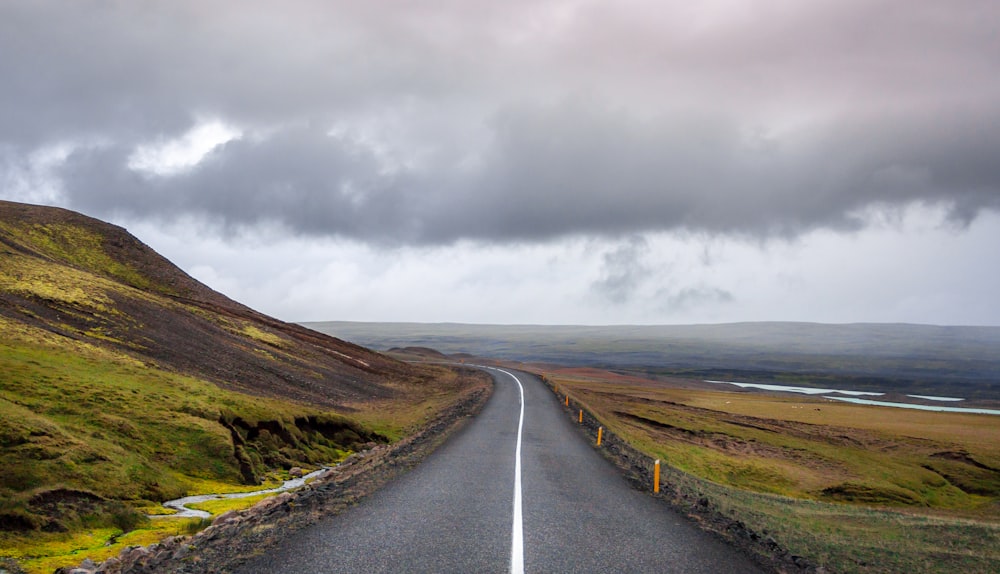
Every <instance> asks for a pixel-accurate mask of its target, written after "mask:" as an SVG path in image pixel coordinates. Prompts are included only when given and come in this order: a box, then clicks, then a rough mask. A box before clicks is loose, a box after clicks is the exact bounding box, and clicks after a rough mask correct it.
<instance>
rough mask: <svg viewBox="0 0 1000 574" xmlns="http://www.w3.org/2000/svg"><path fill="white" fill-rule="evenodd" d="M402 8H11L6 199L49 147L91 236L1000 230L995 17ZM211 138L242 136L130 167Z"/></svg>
mask: <svg viewBox="0 0 1000 574" xmlns="http://www.w3.org/2000/svg"><path fill="white" fill-rule="evenodd" d="M376 4H377V5H376ZM416 4H417V3H403V2H401V3H363V2H318V1H317V2H308V1H299V2H289V3H282V4H281V5H280V6H278V5H259V4H249V5H248V4H246V3H237V2H212V3H203V2H141V3H77V2H72V3H66V2H10V3H4V4H3V6H2V7H0V77H3V79H4V84H5V89H4V90H2V91H0V166H6V167H0V169H6V170H7V171H8V174H7V176H6V179H4V178H0V181H10V180H11V178H12V176H11V175H10V173H15V172H17V171H18V170H21V171H22V172H23V171H29V170H28V167H26V166H29V164H30V163H31V161H32V158H33V157H37V155H38V154H39V153H40V151H44V150H46V149H50V148H53V147H56V146H63V147H64V148H65V149H67V150H69V151H68V152H67V154H66V156H65V161H62V162H57V165H55V166H54V167H53V169H51V171H50V172H48V173H49V175H50V178H51V179H52V182H50V183H52V185H54V186H55V187H56V188H58V189H60V193H61V194H62V196H63V200H64V202H65V203H67V204H68V205H70V206H71V207H74V208H78V209H81V210H84V211H87V212H89V213H92V214H95V215H102V214H111V213H128V214H131V215H138V216H141V217H149V218H159V219H171V218H181V217H188V216H194V217H202V218H205V219H207V220H211V221H216V222H219V223H220V224H222V225H223V226H234V227H239V226H253V225H258V224H278V225H280V226H283V227H286V228H288V229H289V230H292V231H294V232H297V233H301V234H307V235H329V236H337V237H348V238H354V239H358V240H362V241H365V242H370V243H376V244H381V243H428V244H447V243H451V242H454V241H457V240H461V239H476V240H485V241H525V240H528V241H533V240H544V239H548V238H552V237H558V236H566V235H581V234H582V235H586V234H602V235H615V236H618V235H621V236H627V235H629V234H633V233H639V232H643V231H658V230H679V229H684V230H694V231H707V232H710V233H721V234H737V235H749V236H758V237H761V236H764V237H766V236H773V235H782V236H794V235H796V234H799V233H802V232H805V231H808V230H811V229H816V228H823V227H826V228H834V229H855V228H857V227H858V226H860V225H863V221H862V219H861V214H862V213H864V211H865V210H866V209H871V208H883V207H888V208H892V207H902V206H905V205H909V204H912V203H928V204H935V205H941V206H944V207H945V208H947V209H948V210H950V214H951V217H952V218H953V219H954V220H955V221H957V222H959V223H967V222H969V221H971V220H972V219H974V218H975V217H976V216H977V214H979V213H980V212H981V211H982V210H984V209H990V210H996V209H998V208H1000V163H998V162H996V161H995V158H996V157H997V153H998V151H1000V129H997V128H998V127H1000V104H998V103H997V102H1000V43H998V42H997V40H996V36H995V31H994V30H993V25H994V23H995V22H997V21H998V20H1000V5H997V4H996V3H995V2H972V1H970V2H962V3H959V4H951V3H948V4H945V3H940V2H931V1H927V2H919V1H865V2H843V1H840V2H811V3H800V2H760V3H754V4H753V5H752V7H751V6H750V5H749V3H747V5H746V6H744V3H735V4H734V3H729V2H706V3H695V4H697V6H695V5H693V3H687V2H685V3H669V2H667V3H665V2H648V3H645V2H631V3H615V4H614V5H607V4H603V3H593V2H523V3H495V2H431V3H419V5H416ZM206 120H211V121H220V122H223V123H225V124H226V125H228V126H231V127H232V128H234V129H236V130H238V131H240V132H241V134H242V136H241V137H238V138H236V139H232V140H230V141H228V142H226V143H224V144H222V145H220V146H218V147H216V148H215V149H213V150H212V151H211V152H209V153H208V154H207V155H205V157H203V158H201V160H200V161H199V162H197V163H196V164H195V165H192V166H189V167H187V168H185V169H183V170H179V171H177V172H175V173H169V174H158V175H157V174H149V173H142V172H140V171H137V170H136V169H134V166H133V167H130V161H129V158H130V157H132V156H133V154H134V152H135V150H136V149H137V148H138V147H140V146H142V145H147V144H148V143H149V142H151V141H158V140H164V139H171V138H179V137H181V136H183V135H184V134H185V133H187V132H188V131H189V130H191V129H192V128H194V127H196V126H197V125H198V124H199V122H204V121H206ZM6 193H8V195H9V194H11V193H12V192H11V191H10V190H9V189H8V190H7V191H6Z"/></svg>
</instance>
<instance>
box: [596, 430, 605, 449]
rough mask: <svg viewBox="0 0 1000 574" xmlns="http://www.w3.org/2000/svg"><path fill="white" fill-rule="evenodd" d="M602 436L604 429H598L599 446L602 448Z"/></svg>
mask: <svg viewBox="0 0 1000 574" xmlns="http://www.w3.org/2000/svg"><path fill="white" fill-rule="evenodd" d="M602 434H604V427H597V446H601V435H602Z"/></svg>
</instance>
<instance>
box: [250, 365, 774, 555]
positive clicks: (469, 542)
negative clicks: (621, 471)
mask: <svg viewBox="0 0 1000 574" xmlns="http://www.w3.org/2000/svg"><path fill="white" fill-rule="evenodd" d="M489 372H490V373H491V374H492V375H493V377H494V379H495V380H496V383H497V384H496V390H495V392H494V394H493V396H492V397H491V398H490V399H489V401H488V402H487V404H486V406H485V408H484V409H483V411H482V412H481V413H480V415H479V416H478V417H476V419H475V420H474V421H472V422H471V423H470V424H469V425H467V426H466V427H465V428H463V429H462V430H461V431H459V432H457V433H456V434H455V435H453V436H452V437H451V438H450V439H449V440H448V441H447V442H445V444H444V445H442V446H441V447H440V448H439V449H438V450H437V451H435V452H434V453H433V454H432V455H431V456H429V457H428V458H427V460H425V461H424V463H423V464H421V465H420V466H418V467H417V468H416V469H414V470H413V471H411V472H409V473H407V474H406V475H404V476H403V477H401V478H399V479H397V480H395V481H393V482H392V483H390V484H389V485H387V486H386V487H384V488H383V489H381V490H380V491H378V492H377V493H375V494H374V495H372V496H370V497H368V498H366V499H365V500H363V501H362V502H361V503H359V504H358V505H357V506H355V507H353V508H351V509H349V510H348V511H346V512H343V513H341V514H339V515H337V516H332V517H330V518H328V519H326V520H324V521H321V522H320V523H318V524H316V525H315V526H313V527H311V528H308V529H306V530H303V531H301V532H298V533H296V534H294V535H293V536H292V537H291V538H290V539H289V541H288V543H287V544H285V545H284V546H283V547H282V548H280V549H278V550H275V551H271V552H269V553H268V554H266V555H263V556H260V557H258V558H257V559H256V560H255V561H253V562H251V563H248V564H246V565H245V566H244V567H243V568H242V569H240V570H239V571H238V572H239V573H240V574H251V573H253V574H256V573H272V572H273V573H297V572H302V573H305V572H344V573H358V574H361V573H364V574H370V573H378V572H463V573H464V572H477V573H478V572H515V573H516V572H522V571H523V572H528V573H534V572H677V573H682V572H683V573H705V574H722V573H730V572H731V573H740V574H742V573H755V572H762V570H760V569H759V568H758V567H756V566H755V565H754V564H753V563H752V562H751V561H750V560H749V559H748V558H746V557H745V556H743V555H742V554H740V553H739V552H738V551H736V550H735V549H733V548H731V547H729V546H727V545H725V544H723V543H722V542H721V541H719V540H717V539H716V538H714V537H713V536H711V535H709V534H706V533H704V532H702V531H701V530H699V529H698V528H697V527H695V526H694V525H693V524H691V523H689V522H688V521H687V520H686V519H685V518H683V517H682V516H681V515H679V514H677V513H675V512H674V511H673V510H672V509H670V508H669V507H668V506H667V505H666V504H664V503H662V502H661V501H658V500H656V499H653V498H652V497H650V496H648V495H646V494H643V493H640V492H638V491H636V490H633V489H632V488H631V487H630V486H629V485H628V484H627V483H626V482H625V480H624V479H623V478H622V477H621V476H619V475H618V473H617V471H616V470H615V468H614V467H613V466H612V465H611V464H610V463H609V462H608V461H606V460H605V459H604V458H602V457H601V456H600V455H599V454H598V453H597V452H596V451H595V448H594V447H593V445H591V444H589V443H588V442H587V441H586V440H585V439H584V437H583V436H582V435H581V434H579V433H578V432H577V431H576V429H574V428H573V425H574V423H573V421H572V420H571V419H570V418H568V417H566V416H565V414H564V413H563V412H562V411H561V410H560V408H559V405H558V402H557V399H556V398H555V396H554V395H553V394H552V393H551V392H549V391H548V390H547V389H546V388H545V387H544V386H543V385H542V383H541V381H539V380H538V379H536V378H535V377H533V376H531V375H528V374H525V373H521V372H506V371H505V372H500V371H497V370H490V371H489ZM515 377H516V379H515ZM518 382H520V385H519V384H518ZM522 388H523V397H524V401H523V407H524V408H523V422H522V418H521V413H522V409H521V406H522V402H521V389H522ZM519 425H523V426H522V427H521V428H520V429H519ZM519 431H520V432H519ZM519 435H520V439H521V440H520V445H519V444H518V438H519ZM518 446H520V448H518ZM517 454H520V464H519V465H518V463H517V457H516V455H517ZM518 466H519V467H520V481H519V482H520V513H519V512H518V509H517V500H516V496H515V486H516V485H517V482H518V481H517V480H516V476H515V471H516V469H517V468H518ZM518 514H520V515H521V517H522V520H521V523H520V533H523V534H521V535H520V536H519V532H518V526H517V525H516V522H517V521H516V520H515V518H516V517H517V516H518ZM519 538H520V539H522V540H523V544H521V545H518V544H517V541H518V539H519Z"/></svg>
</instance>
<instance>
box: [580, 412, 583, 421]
mask: <svg viewBox="0 0 1000 574" xmlns="http://www.w3.org/2000/svg"><path fill="white" fill-rule="evenodd" d="M580 424H583V409H580Z"/></svg>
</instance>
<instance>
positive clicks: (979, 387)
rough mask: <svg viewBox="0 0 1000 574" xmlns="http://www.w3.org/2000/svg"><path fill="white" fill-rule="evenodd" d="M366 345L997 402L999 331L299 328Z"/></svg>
mask: <svg viewBox="0 0 1000 574" xmlns="http://www.w3.org/2000/svg"><path fill="white" fill-rule="evenodd" d="M304 325H307V326H309V327H310V328H313V329H316V330H318V331H323V332H335V333H337V334H338V335H339V336H341V337H344V338H345V339H348V340H350V341H353V342H356V343H358V344H362V345H366V346H369V347H372V348H375V349H388V348H392V347H407V346H418V347H430V348H433V349H436V350H438V351H440V352H443V353H448V354H453V353H460V352H462V353H471V354H473V355H477V356H480V357H495V358H500V359H507V360H516V361H524V362H536V363H552V364H561V365H578V366H593V367H602V368H609V369H630V370H638V371H643V372H647V373H651V374H658V373H659V374H671V375H686V376H690V377H694V378H713V379H716V378H729V379H734V380H742V381H747V382H752V381H756V382H784V383H795V384H801V385H807V386H808V385H810V384H811V385H814V386H830V385H831V384H836V385H839V388H846V386H849V387H850V388H858V389H871V390H879V391H895V392H907V393H915V394H929V395H934V394H948V393H951V394H956V393H957V396H960V397H965V398H968V399H989V400H1000V327H944V326H933V325H910V324H846V325H831V324H818V323H788V322H773V323H731V324H719V325H666V326H606V327H601V326H596V327H595V326H539V325H464V324H447V323H442V324H420V323H353V322H315V323H304Z"/></svg>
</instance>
